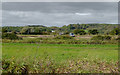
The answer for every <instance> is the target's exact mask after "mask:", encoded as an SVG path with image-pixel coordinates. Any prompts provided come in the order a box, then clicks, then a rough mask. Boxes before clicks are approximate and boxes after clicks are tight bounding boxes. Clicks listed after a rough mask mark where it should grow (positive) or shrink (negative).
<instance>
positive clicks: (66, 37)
mask: <svg viewBox="0 0 120 75" xmlns="http://www.w3.org/2000/svg"><path fill="white" fill-rule="evenodd" d="M55 39H64V40H65V39H73V37H71V36H68V35H64V36H57V37H55Z"/></svg>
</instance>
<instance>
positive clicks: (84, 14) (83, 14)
mask: <svg viewBox="0 0 120 75" xmlns="http://www.w3.org/2000/svg"><path fill="white" fill-rule="evenodd" d="M75 14H76V15H81V16H86V15H91V13H75Z"/></svg>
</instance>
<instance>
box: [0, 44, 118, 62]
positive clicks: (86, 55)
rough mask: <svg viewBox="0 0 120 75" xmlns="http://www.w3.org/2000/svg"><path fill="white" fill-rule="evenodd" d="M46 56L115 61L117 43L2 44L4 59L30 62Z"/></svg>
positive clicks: (65, 59)
mask: <svg viewBox="0 0 120 75" xmlns="http://www.w3.org/2000/svg"><path fill="white" fill-rule="evenodd" d="M47 57H49V58H51V59H52V60H54V61H55V62H58V63H62V62H66V61H67V60H75V59H80V60H84V59H87V60H102V61H108V62H110V61H113V62H116V61H118V45H113V44H112V45H111V44H110V45H108V44H106V45H94V44H92V45H87V44H86V45H84V44H79V45H77V44H74V45H72V44H35V43H34V44H25V43H3V44H2V58H3V59H5V60H10V59H14V60H15V61H17V62H22V61H24V62H30V61H33V60H35V59H36V60H39V59H45V58H47Z"/></svg>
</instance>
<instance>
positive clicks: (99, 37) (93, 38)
mask: <svg viewBox="0 0 120 75" xmlns="http://www.w3.org/2000/svg"><path fill="white" fill-rule="evenodd" d="M91 39H92V40H102V41H103V40H111V36H101V35H97V36H94V37H92V38H91Z"/></svg>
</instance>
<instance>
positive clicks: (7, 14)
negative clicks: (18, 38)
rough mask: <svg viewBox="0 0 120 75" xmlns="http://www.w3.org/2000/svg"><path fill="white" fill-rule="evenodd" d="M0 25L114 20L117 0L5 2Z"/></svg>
mask: <svg viewBox="0 0 120 75" xmlns="http://www.w3.org/2000/svg"><path fill="white" fill-rule="evenodd" d="M2 9H3V15H2V17H3V19H2V20H3V25H28V24H42V25H46V26H52V25H54V26H63V25H68V24H73V23H117V22H118V5H117V2H10V3H9V2H5V3H3V6H2Z"/></svg>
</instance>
